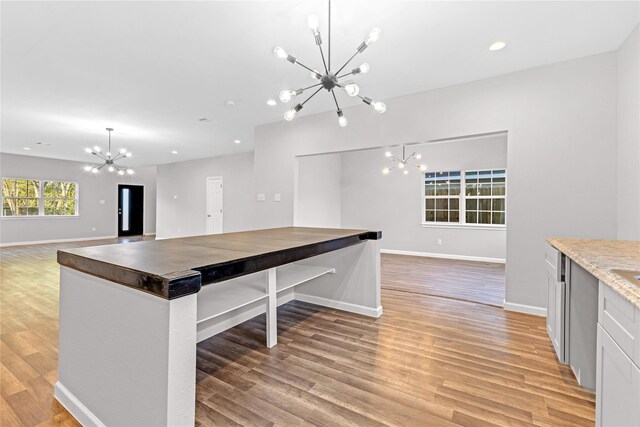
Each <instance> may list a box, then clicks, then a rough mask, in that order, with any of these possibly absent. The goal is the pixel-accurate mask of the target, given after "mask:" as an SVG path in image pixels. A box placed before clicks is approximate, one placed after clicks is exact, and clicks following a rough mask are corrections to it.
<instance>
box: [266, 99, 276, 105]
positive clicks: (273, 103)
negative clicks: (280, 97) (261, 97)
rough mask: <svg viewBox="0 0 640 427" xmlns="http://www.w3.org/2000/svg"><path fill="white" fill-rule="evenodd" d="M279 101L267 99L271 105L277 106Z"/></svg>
mask: <svg viewBox="0 0 640 427" xmlns="http://www.w3.org/2000/svg"><path fill="white" fill-rule="evenodd" d="M277 104H278V103H277V102H276V101H275V100H274V99H267V105H268V106H269V107H275V106H276V105H277Z"/></svg>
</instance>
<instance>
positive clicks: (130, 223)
mask: <svg viewBox="0 0 640 427" xmlns="http://www.w3.org/2000/svg"><path fill="white" fill-rule="evenodd" d="M143 218H144V187H143V186H142V185H124V184H119V185H118V236H137V235H140V234H142V233H143V229H142V219H143Z"/></svg>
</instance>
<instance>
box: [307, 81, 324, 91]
mask: <svg viewBox="0 0 640 427" xmlns="http://www.w3.org/2000/svg"><path fill="white" fill-rule="evenodd" d="M321 84H322V83H316V84H314V85H311V86H307V87H303V88H302V91H303V92H304V91H305V90H307V89H311V88H314V87H316V86H320V85H321Z"/></svg>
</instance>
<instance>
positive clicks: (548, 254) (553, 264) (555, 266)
mask: <svg viewBox="0 0 640 427" xmlns="http://www.w3.org/2000/svg"><path fill="white" fill-rule="evenodd" d="M544 266H545V268H546V269H547V273H548V274H550V275H551V277H553V278H554V279H555V280H556V281H558V282H561V281H562V252H560V251H559V250H557V249H556V248H554V247H553V246H551V245H550V244H549V243H547V244H546V246H545V249H544Z"/></svg>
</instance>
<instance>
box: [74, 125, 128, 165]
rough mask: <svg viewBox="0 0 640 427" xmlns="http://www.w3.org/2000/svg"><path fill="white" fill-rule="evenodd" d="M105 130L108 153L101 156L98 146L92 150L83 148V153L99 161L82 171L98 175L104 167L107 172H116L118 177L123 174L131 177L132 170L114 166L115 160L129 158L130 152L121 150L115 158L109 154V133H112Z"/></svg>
mask: <svg viewBox="0 0 640 427" xmlns="http://www.w3.org/2000/svg"><path fill="white" fill-rule="evenodd" d="M106 130H107V131H108V132H109V151H107V152H106V153H104V154H103V153H102V149H101V148H100V147H99V146H98V145H96V146H95V147H93V148H85V149H84V151H86V152H87V153H90V154H93V155H94V156H96V157H99V158H100V161H99V162H98V163H97V164H93V165H87V166H85V167H84V170H85V171H87V172H93V173H98V172H100V170H101V169H102V168H104V167H106V168H107V170H108V171H109V172H118V175H124V174H125V173H127V174H129V175H133V169H131V168H125V167H122V166H120V165H117V164H116V161H117V160H122V159H124V158H126V157H131V152H130V151H127V150H126V149H124V148H121V149H120V151H118V152H117V153H116V155H115V156H114V155H113V154H111V132H113V128H107V129H106Z"/></svg>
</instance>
